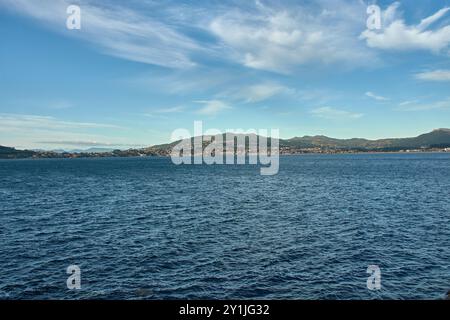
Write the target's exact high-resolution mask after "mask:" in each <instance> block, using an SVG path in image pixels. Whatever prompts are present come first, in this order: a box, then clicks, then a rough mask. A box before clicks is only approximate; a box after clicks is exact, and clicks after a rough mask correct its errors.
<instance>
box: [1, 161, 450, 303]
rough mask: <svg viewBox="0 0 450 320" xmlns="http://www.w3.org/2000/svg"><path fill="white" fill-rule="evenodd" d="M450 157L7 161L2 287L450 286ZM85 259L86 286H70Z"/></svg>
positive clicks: (34, 293)
mask: <svg viewBox="0 0 450 320" xmlns="http://www.w3.org/2000/svg"><path fill="white" fill-rule="evenodd" d="M449 169H450V154H402V155H400V154H373V155H370V154H363V155H307V156H286V157H282V158H281V163H280V172H279V174H278V175H276V176H261V175H260V174H259V168H258V167H257V166H250V165H245V166H229V165H226V166H193V165H192V166H175V165H173V164H172V163H171V161H170V159H167V158H138V159H137V158H125V159H66V160H13V161H10V160H5V161H0V299H440V298H442V297H443V295H444V294H445V293H446V292H447V290H449V289H450V203H449V199H450V197H449V195H450V174H449V173H450V170H449ZM73 264H75V265H78V266H79V267H80V268H81V286H82V287H81V290H68V289H67V287H66V280H67V277H68V276H69V275H67V274H66V268H67V267H68V266H69V265H73ZM369 265H378V266H379V267H380V269H381V285H382V287H381V290H378V291H370V290H368V289H367V283H366V282H367V278H368V276H369V274H367V273H366V271H367V267H368V266H369Z"/></svg>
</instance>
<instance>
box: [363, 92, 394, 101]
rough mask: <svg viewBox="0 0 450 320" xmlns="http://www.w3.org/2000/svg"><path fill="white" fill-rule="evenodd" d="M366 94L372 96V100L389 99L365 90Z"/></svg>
mask: <svg viewBox="0 0 450 320" xmlns="http://www.w3.org/2000/svg"><path fill="white" fill-rule="evenodd" d="M366 96H367V97H369V98H372V99H374V100H377V101H389V100H390V99H389V98H386V97H383V96H379V95H376V94H375V93H373V92H371V91H368V92H366Z"/></svg>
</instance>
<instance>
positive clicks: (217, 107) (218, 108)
mask: <svg viewBox="0 0 450 320" xmlns="http://www.w3.org/2000/svg"><path fill="white" fill-rule="evenodd" d="M195 102H196V103H200V104H204V105H205V106H204V107H203V108H201V109H200V110H198V111H197V113H199V114H202V115H208V116H214V115H216V114H218V113H220V112H222V111H224V110H227V109H231V107H230V106H228V105H227V104H226V103H224V102H222V101H220V100H202V101H195Z"/></svg>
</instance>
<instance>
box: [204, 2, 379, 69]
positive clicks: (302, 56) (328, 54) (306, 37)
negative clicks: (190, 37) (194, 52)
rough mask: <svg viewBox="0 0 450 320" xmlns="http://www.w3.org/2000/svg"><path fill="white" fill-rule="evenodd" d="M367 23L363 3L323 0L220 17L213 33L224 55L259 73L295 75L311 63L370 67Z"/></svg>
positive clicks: (212, 30) (236, 12)
mask: <svg viewBox="0 0 450 320" xmlns="http://www.w3.org/2000/svg"><path fill="white" fill-rule="evenodd" d="M364 22H365V6H364V4H363V3H358V2H356V3H355V2H353V3H348V2H347V1H339V0H336V1H333V2H332V3H330V2H329V1H318V2H317V3H315V4H312V5H308V4H303V5H302V6H298V5H297V6H295V5H292V6H290V7H281V8H280V6H279V7H277V8H276V9H275V8H271V7H269V6H265V5H263V4H261V2H259V3H258V5H257V7H256V9H254V10H253V11H243V10H229V11H228V12H227V13H224V14H223V15H221V16H217V17H215V18H214V19H213V20H212V21H211V23H210V25H209V30H210V31H211V32H212V33H213V34H215V35H216V36H217V37H218V38H219V39H220V40H221V41H222V42H223V48H224V52H225V53H226V54H228V55H229V56H230V57H231V58H232V59H234V60H236V61H238V62H239V63H241V64H243V65H245V66H247V67H250V68H254V69H261V70H268V71H275V72H281V73H290V72H292V71H293V70H292V69H293V68H295V67H297V66H301V65H305V64H307V63H321V64H323V63H324V64H330V63H336V62H347V63H348V64H349V65H353V66H355V65H358V64H360V65H361V64H365V63H366V62H367V60H368V59H369V58H372V57H373V55H372V54H371V53H370V52H369V51H368V50H366V48H365V47H364V45H362V44H361V43H359V41H358V32H357V31H355V30H358V26H359V25H363V24H364Z"/></svg>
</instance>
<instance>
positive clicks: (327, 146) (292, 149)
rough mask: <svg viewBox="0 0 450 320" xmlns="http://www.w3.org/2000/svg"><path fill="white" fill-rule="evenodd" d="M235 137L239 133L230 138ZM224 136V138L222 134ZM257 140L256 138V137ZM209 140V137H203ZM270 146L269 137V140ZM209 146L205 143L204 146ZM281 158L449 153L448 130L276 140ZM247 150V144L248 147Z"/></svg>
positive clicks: (35, 155)
mask: <svg viewBox="0 0 450 320" xmlns="http://www.w3.org/2000/svg"><path fill="white" fill-rule="evenodd" d="M233 136H234V137H237V136H238V134H235V135H233ZM224 137H225V135H224ZM257 138H258V139H259V137H257ZM205 140H208V141H211V137H205ZM268 140H269V143H270V138H269V139H268ZM179 142H180V141H175V142H173V143H168V144H162V145H155V146H151V147H147V148H140V149H128V150H106V151H102V150H101V149H98V150H86V151H83V150H79V151H76V152H75V151H63V150H59V151H42V150H18V149H15V148H12V147H4V146H0V159H39V158H99V157H144V156H163V157H166V156H170V154H171V151H172V148H173V147H174V146H175V145H177V144H178V143H179ZM207 145H208V143H204V145H203V147H206V146H207ZM279 146H280V154H281V155H295V154H309V153H313V154H314V153H322V154H336V153H373V152H383V153H386V152H405V153H406V152H450V129H436V130H433V131H432V132H430V133H426V134H422V135H420V136H417V137H413V138H391V139H379V140H368V139H361V138H353V139H334V138H329V137H326V136H304V137H294V138H291V139H279ZM247 147H248V144H247Z"/></svg>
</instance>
